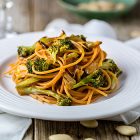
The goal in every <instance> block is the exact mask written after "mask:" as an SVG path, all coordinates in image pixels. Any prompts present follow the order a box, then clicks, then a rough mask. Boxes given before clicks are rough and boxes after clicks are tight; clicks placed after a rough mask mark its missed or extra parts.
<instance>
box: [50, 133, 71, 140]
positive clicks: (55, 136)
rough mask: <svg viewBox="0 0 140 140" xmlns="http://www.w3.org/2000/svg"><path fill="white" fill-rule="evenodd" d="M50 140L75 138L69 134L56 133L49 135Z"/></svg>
mask: <svg viewBox="0 0 140 140" xmlns="http://www.w3.org/2000/svg"><path fill="white" fill-rule="evenodd" d="M49 140H73V138H72V137H71V136H69V135H67V134H55V135H51V136H49Z"/></svg>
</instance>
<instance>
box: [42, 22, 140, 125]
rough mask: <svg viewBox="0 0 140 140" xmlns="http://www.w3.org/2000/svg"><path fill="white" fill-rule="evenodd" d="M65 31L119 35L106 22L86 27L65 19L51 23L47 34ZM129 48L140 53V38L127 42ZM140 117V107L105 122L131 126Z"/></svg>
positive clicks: (86, 25) (97, 34) (94, 23)
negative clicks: (118, 122)
mask: <svg viewBox="0 0 140 140" xmlns="http://www.w3.org/2000/svg"><path fill="white" fill-rule="evenodd" d="M62 30H64V31H65V32H66V33H67V34H84V35H85V36H86V35H87V36H89V35H92V36H104V37H108V38H113V39H117V35H116V32H115V30H114V29H113V27H112V26H111V25H110V24H108V23H107V22H105V21H101V20H90V21H89V22H87V23H86V24H84V25H81V24H70V23H68V22H67V21H66V20H64V19H55V20H53V21H52V22H51V23H49V24H48V25H47V26H46V28H45V32H46V33H47V34H49V35H50V36H55V35H57V34H60V32H61V31H62ZM125 43H126V44H127V46H130V47H133V48H134V49H137V50H138V51H140V46H139V44H140V38H139V39H134V40H129V41H127V42H125ZM139 117H140V107H138V108H137V109H134V110H131V111H128V112H126V113H123V114H120V115H118V116H114V117H111V118H105V120H113V121H123V122H125V123H126V124H130V123H132V122H134V121H135V120H136V119H138V118H139Z"/></svg>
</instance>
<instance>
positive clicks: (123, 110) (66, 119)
mask: <svg viewBox="0 0 140 140" xmlns="http://www.w3.org/2000/svg"><path fill="white" fill-rule="evenodd" d="M35 33H37V34H38V33H41V34H42V33H44V32H33V33H25V34H23V35H19V36H18V37H20V36H21V37H22V36H25V35H27V34H29V35H30V36H32V35H34V34H35ZM14 38H17V37H14ZM100 38H105V39H108V40H113V41H116V42H119V43H121V44H123V43H122V42H120V41H117V40H114V39H110V38H106V37H100ZM4 40H7V39H4ZM0 42H1V41H0ZM123 45H124V46H126V47H127V46H128V45H125V44H123ZM15 47H16V46H15ZM129 49H130V50H133V51H135V52H136V53H138V54H139V56H140V53H139V52H138V51H136V50H134V49H133V48H130V47H129ZM0 92H1V88H0ZM0 98H1V97H0ZM138 105H140V102H139V101H137V102H136V103H135V104H133V105H131V106H129V107H127V108H121V109H120V111H118V112H116V113H115V112H113V113H111V112H110V113H108V114H106V115H104V116H98V115H96V116H95V117H93V116H89V117H82V116H80V118H68V117H67V118H66V117H63V116H62V117H60V118H58V116H57V117H52V118H48V117H47V116H45V117H42V116H36V115H31V114H30V115H29V114H28V112H26V113H25V112H20V111H18V112H17V111H16V109H14V108H10V107H8V105H7V106H5V105H4V104H2V103H0V109H1V110H2V111H5V112H8V113H11V114H13V115H18V116H22V117H23V116H24V117H27V116H28V117H31V118H39V119H45V120H55V121H56V120H57V121H78V120H90V119H96V118H98V119H102V118H106V117H112V116H115V115H118V114H121V113H124V112H127V111H129V110H131V109H134V108H135V107H137V106H138Z"/></svg>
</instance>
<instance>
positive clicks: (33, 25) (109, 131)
mask: <svg viewBox="0 0 140 140" xmlns="http://www.w3.org/2000/svg"><path fill="white" fill-rule="evenodd" d="M14 2H15V6H14V7H13V9H11V11H9V13H10V14H11V15H12V16H13V19H14V30H15V31H17V32H19V33H24V32H30V31H40V30H43V29H44V28H45V26H46V25H47V24H48V23H49V22H50V21H52V20H53V19H55V18H64V19H66V20H68V21H69V22H70V23H72V22H74V23H80V24H84V23H85V22H87V20H85V19H81V18H79V17H77V16H75V15H73V14H71V13H69V12H67V11H66V10H64V9H63V8H61V7H60V6H59V4H58V1H57V0H14ZM108 22H109V23H110V24H111V25H112V26H113V27H114V28H115V30H116V32H117V34H118V38H119V39H120V40H122V41H125V40H128V39H130V38H132V36H134V35H133V34H134V32H140V1H139V3H138V4H137V6H136V8H135V9H134V10H133V11H132V12H131V13H130V14H128V15H127V16H124V17H122V18H120V19H116V20H113V21H108ZM120 124H122V123H117V122H110V121H99V127H98V128H96V129H88V128H84V127H83V126H81V125H80V124H79V122H55V121H54V122H52V121H44V120H37V119H33V123H32V125H31V127H30V128H29V130H28V132H27V133H26V135H25V137H24V140H48V136H49V135H51V134H56V133H66V134H70V135H71V136H72V137H73V138H74V139H75V140H84V138H86V137H93V138H95V139H96V140H140V120H137V121H136V122H135V123H133V124H132V125H133V126H135V127H136V128H137V131H138V133H137V134H136V135H135V136H132V137H125V136H121V135H120V134H118V133H117V132H116V131H115V130H114V128H115V127H116V126H118V125H120Z"/></svg>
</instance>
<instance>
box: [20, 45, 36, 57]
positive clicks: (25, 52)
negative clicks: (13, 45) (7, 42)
mask: <svg viewBox="0 0 140 140" xmlns="http://www.w3.org/2000/svg"><path fill="white" fill-rule="evenodd" d="M34 50H35V45H33V46H30V47H25V46H19V47H18V55H19V56H20V57H28V56H30V55H31V54H33V53H34Z"/></svg>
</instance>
